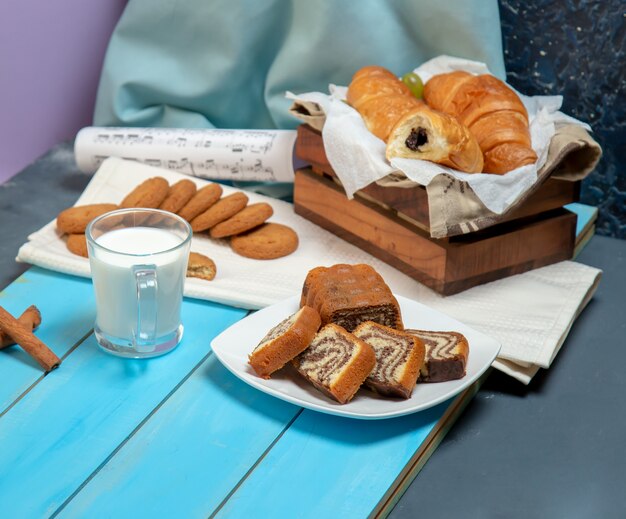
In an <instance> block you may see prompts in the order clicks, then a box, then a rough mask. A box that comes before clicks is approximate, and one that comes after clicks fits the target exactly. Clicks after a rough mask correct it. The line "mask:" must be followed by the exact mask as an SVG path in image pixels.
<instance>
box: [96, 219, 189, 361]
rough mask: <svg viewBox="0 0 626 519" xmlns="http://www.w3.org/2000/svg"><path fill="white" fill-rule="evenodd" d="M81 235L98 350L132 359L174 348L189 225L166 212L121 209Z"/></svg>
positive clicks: (179, 325)
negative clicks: (86, 253)
mask: <svg viewBox="0 0 626 519" xmlns="http://www.w3.org/2000/svg"><path fill="white" fill-rule="evenodd" d="M85 234H86V237H87V247H88V250H89V263H90V266H91V276H92V278H93V286H94V290H95V293H96V324H95V327H94V332H95V335H96V339H97V341H98V344H99V345H100V347H101V348H102V349H104V350H105V351H107V352H109V353H113V354H114V355H119V356H122V357H132V358H147V357H155V356H157V355H163V354H165V353H167V352H169V351H171V350H172V349H174V348H175V347H176V346H177V345H178V343H179V342H180V340H181V338H182V335H183V325H182V323H181V319H180V309H181V304H182V299H183V285H184V282H185V274H186V270H187V261H188V258H189V248H190V245H191V236H192V230H191V226H190V225H189V224H188V223H187V222H186V221H185V220H184V219H182V218H181V217H179V216H177V215H175V214H173V213H169V212H167V211H161V210H158V209H120V210H117V211H112V212H110V213H106V214H104V215H102V216H99V217H98V218H96V219H94V220H93V221H92V222H91V223H90V224H89V226H88V227H87V230H86V233H85Z"/></svg>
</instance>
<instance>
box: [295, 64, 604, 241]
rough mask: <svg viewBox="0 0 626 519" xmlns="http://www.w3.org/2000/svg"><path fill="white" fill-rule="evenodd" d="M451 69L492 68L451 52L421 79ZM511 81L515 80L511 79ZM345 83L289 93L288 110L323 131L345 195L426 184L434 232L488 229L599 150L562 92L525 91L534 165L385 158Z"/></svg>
mask: <svg viewBox="0 0 626 519" xmlns="http://www.w3.org/2000/svg"><path fill="white" fill-rule="evenodd" d="M453 70H465V71H467V72H471V73H473V74H487V73H489V70H488V69H487V66H486V65H485V64H484V63H479V62H476V61H469V60H464V59H459V58H452V57H449V56H439V57H437V58H434V59H432V60H430V61H428V62H426V63H424V64H423V65H421V66H420V67H418V68H417V69H415V72H416V73H418V74H419V75H420V77H421V78H422V79H423V80H424V82H426V81H428V79H430V78H431V77H432V76H434V75H436V74H441V73H445V72H451V71H453ZM509 86H510V85H509ZM346 90H347V89H346V87H339V86H336V85H331V86H330V94H329V95H326V94H323V93H321V92H310V93H306V94H301V95H297V96H296V95H294V94H292V93H288V94H287V96H288V97H289V98H291V99H293V100H294V103H293V105H292V108H291V110H290V111H291V113H292V114H293V115H294V116H296V117H298V118H299V119H300V120H302V121H303V122H305V123H307V124H309V125H311V126H312V127H313V128H315V129H317V130H319V131H321V132H322V138H323V140H324V149H325V151H326V155H327V157H328V160H329V162H330V164H331V165H332V167H333V170H334V171H335V173H336V174H337V176H338V177H339V179H340V180H341V183H342V184H343V187H344V189H345V191H346V194H347V195H348V197H350V198H351V197H352V196H353V194H354V193H355V192H356V191H358V190H359V189H362V188H364V187H365V186H367V185H368V184H371V183H372V182H376V183H378V184H379V185H382V186H393V187H406V188H410V187H414V186H415V185H416V184H419V185H422V186H425V187H426V191H427V195H428V206H429V213H430V235H431V236H432V237H433V238H444V237H446V236H454V235H458V234H465V233H469V232H473V231H477V230H479V229H483V228H486V227H489V226H491V225H494V224H495V223H498V222H499V221H500V220H502V219H504V217H505V215H506V214H507V213H508V212H509V211H512V210H514V209H515V208H516V207H518V206H519V205H520V204H522V203H523V202H524V201H525V198H526V196H527V195H528V194H529V193H530V192H531V191H532V188H533V186H534V185H535V184H537V183H538V182H542V181H543V180H544V179H545V178H546V177H547V176H549V175H552V176H553V177H555V178H561V179H566V180H572V181H575V180H581V179H582V178H584V177H585V176H586V175H588V174H589V173H590V172H591V171H592V170H593V168H594V167H595V166H596V164H597V163H598V161H599V160H600V156H601V154H602V151H601V148H600V146H599V145H598V143H597V142H596V141H595V140H593V139H592V138H591V136H590V135H589V134H588V133H587V131H588V130H590V129H591V128H590V127H589V125H587V124H585V123H583V122H580V121H577V120H576V119H574V118H572V117H569V116H567V115H565V114H563V113H562V112H560V111H559V108H560V107H561V104H562V101H563V99H562V97H561V96H534V97H528V96H524V95H522V94H519V93H518V95H519V97H520V99H521V100H522V102H523V103H524V106H525V107H526V109H527V111H528V116H529V123H530V133H531V140H532V146H533V149H534V150H535V152H536V153H537V156H538V161H537V163H536V164H533V165H528V166H523V167H521V168H517V169H515V170H513V171H510V172H508V173H507V174H506V175H490V174H482V173H480V174H477V173H474V174H469V173H462V172H459V171H456V170H453V169H451V168H447V167H444V166H441V165H439V164H435V163H432V162H427V161H422V160H414V159H401V158H394V159H392V160H391V163H389V162H388V161H387V160H386V159H385V143H384V142H383V141H382V140H380V139H379V138H377V137H376V136H374V135H373V134H372V133H371V132H370V131H369V130H368V129H367V128H366V126H365V124H364V122H363V119H362V118H361V115H360V114H359V113H358V112H357V111H356V110H354V109H353V108H352V107H350V106H349V105H348V104H347V103H345V97H346Z"/></svg>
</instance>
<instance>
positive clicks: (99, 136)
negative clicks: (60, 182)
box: [74, 127, 296, 182]
mask: <svg viewBox="0 0 626 519" xmlns="http://www.w3.org/2000/svg"><path fill="white" fill-rule="evenodd" d="M295 140H296V132H295V131H294V130H220V129H179V128H115V127H110V128H109V127H87V128H83V129H82V130H80V131H79V132H78V135H76V140H75V142H74V153H75V155H76V163H77V164H78V167H79V168H80V170H81V171H84V172H86V173H91V172H94V171H96V170H97V169H98V167H99V166H100V164H101V163H102V161H103V160H104V159H106V158H107V157H121V158H124V159H128V160H136V161H138V162H143V163H144V164H148V165H150V166H156V167H160V168H166V169H172V170H175V171H178V172H180V173H186V174H188V175H193V176H196V177H201V178H209V179H216V180H253V181H267V182H293V177H294V172H293V147H294V143H295Z"/></svg>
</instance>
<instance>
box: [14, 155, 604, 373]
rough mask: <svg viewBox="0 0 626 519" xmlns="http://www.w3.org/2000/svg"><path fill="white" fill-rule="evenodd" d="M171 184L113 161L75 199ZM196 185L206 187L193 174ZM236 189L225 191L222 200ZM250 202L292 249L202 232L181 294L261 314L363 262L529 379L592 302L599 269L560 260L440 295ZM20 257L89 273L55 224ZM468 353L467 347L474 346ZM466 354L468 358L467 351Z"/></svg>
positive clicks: (282, 206)
mask: <svg viewBox="0 0 626 519" xmlns="http://www.w3.org/2000/svg"><path fill="white" fill-rule="evenodd" d="M157 175H158V176H162V177H164V178H166V179H167V180H168V181H169V182H170V183H174V182H176V181H178V180H180V179H182V178H189V177H185V175H182V174H179V173H175V172H173V171H168V170H163V169H157V168H153V167H150V166H146V165H143V164H139V163H137V162H133V161H125V160H122V159H118V158H109V159H106V160H105V161H104V163H103V164H102V166H101V167H100V169H99V170H98V171H97V173H96V174H95V175H94V177H93V179H92V180H91V182H90V183H89V185H88V186H87V188H86V189H85V191H84V192H83V194H82V195H81V196H80V198H79V199H78V200H77V202H76V205H81V204H88V203H95V202H113V203H117V202H120V201H121V200H122V199H123V198H124V196H125V195H126V194H127V193H128V192H129V191H130V190H131V189H133V188H134V187H135V186H136V185H137V184H139V183H140V182H142V181H144V180H145V179H147V178H150V177H153V176H157ZM192 180H193V181H194V182H195V183H196V184H197V185H198V187H201V186H203V185H205V184H206V183H207V182H206V181H204V180H201V179H196V178H192ZM233 191H235V189H234V188H231V187H228V186H224V194H225V195H227V194H229V193H231V192H233ZM247 194H248V196H249V198H250V203H254V202H261V201H263V202H268V203H270V204H271V205H272V207H273V208H274V216H273V217H272V218H271V219H270V220H271V221H275V222H280V223H283V224H286V225H289V226H291V227H292V228H293V229H295V231H296V232H297V233H298V236H299V237H300V245H299V247H298V250H297V251H296V252H294V253H293V254H291V255H289V256H286V257H284V258H279V259H276V260H267V261H262V260H253V259H249V258H244V257H241V256H238V255H237V254H235V253H234V252H233V251H232V250H231V248H230V246H229V245H228V242H227V241H226V240H212V239H210V238H208V237H207V236H205V235H204V234H196V235H194V237H193V239H192V250H194V251H198V252H201V253H203V254H206V255H208V256H210V257H211V258H213V260H214V261H215V263H216V265H217V276H216V278H215V279H214V280H213V281H205V280H201V279H195V278H188V279H187V280H186V282H185V295H186V296H188V297H193V298H197V299H206V300H210V301H215V302H218V303H225V304H230V305H233V306H238V307H242V308H251V309H254V308H261V307H264V306H267V305H270V304H273V303H276V302H278V301H281V300H283V299H285V298H286V297H290V296H293V295H295V294H298V293H299V292H300V290H301V289H302V283H303V281H304V278H305V276H306V274H307V272H308V271H309V270H310V269H311V268H313V267H316V266H319V265H325V266H330V265H333V264H335V263H369V264H370V265H372V266H373V267H374V268H375V269H376V270H377V271H378V272H380V274H381V275H382V276H383V278H384V279H385V281H386V282H387V283H388V284H389V286H390V287H391V289H392V290H393V291H394V292H395V293H397V294H399V295H402V296H405V297H408V298H411V299H414V300H415V301H419V302H421V303H424V304H426V305H429V306H431V307H432V308H435V309H436V310H438V311H441V312H444V313H446V314H449V315H451V316H453V317H455V318H456V319H458V320H460V321H463V322H465V323H467V324H468V325H469V326H472V327H474V328H476V329H477V330H480V331H482V332H484V333H486V334H488V335H491V336H493V337H495V338H496V339H498V340H499V341H500V342H501V343H502V349H501V352H500V357H499V360H498V362H497V363H496V364H495V366H496V367H498V368H499V369H502V370H503V371H505V372H506V373H508V374H509V375H511V376H513V377H515V378H517V379H518V380H521V381H522V382H524V383H528V382H529V381H530V379H531V378H532V375H534V372H533V370H534V371H536V370H537V369H538V368H539V367H544V368H545V367H548V366H549V365H550V363H551V362H552V359H553V358H554V356H555V355H556V353H557V351H558V350H559V348H560V347H561V345H562V343H563V340H564V339H565V336H566V335H567V332H568V331H569V328H570V326H571V324H572V322H573V320H574V319H575V317H576V316H577V315H578V312H580V310H581V309H582V307H583V306H584V305H585V304H586V302H587V301H588V300H589V298H590V297H591V295H592V294H593V291H594V290H595V287H596V285H597V282H598V280H599V278H600V274H601V272H600V271H599V270H597V269H594V268H591V267H587V266H585V265H580V264H578V263H574V262H571V261H565V262H562V263H558V264H555V265H550V266H549V267H544V268H540V269H536V270H534V271H532V272H527V273H525V274H520V275H517V276H511V277H509V278H506V279H502V280H499V281H494V282H493V283H487V284H485V285H482V286H479V287H475V288H472V289H470V290H466V291H465V292H463V293H461V294H457V295H455V296H449V297H442V296H440V295H438V294H437V293H435V292H433V291H432V290H430V289H428V288H426V287H425V286H424V285H421V284H419V283H417V282H415V281H414V280H412V279H411V278H409V277H408V276H406V275H404V274H402V273H401V272H399V271H397V270H395V269H394V268H392V267H390V266H389V265H387V264H385V263H383V262H382V261H379V260H378V259H376V258H374V257H373V256H370V255H369V254H367V253H366V252H364V251H362V250H361V249H359V248H357V247H355V246H353V245H350V244H349V243H347V242H345V241H343V240H342V239H340V238H338V237H336V236H335V235H333V234H331V233H329V232H327V231H325V230H323V229H321V228H320V227H318V226H316V225H314V224H312V223H310V222H309V221H308V220H305V219H304V218H301V217H300V216H298V215H296V214H294V212H293V206H292V205H291V204H288V203H286V202H282V201H279V200H274V199H271V198H268V197H264V196H262V195H257V194H255V193H247ZM18 260H19V261H23V262H28V263H32V264H34V265H38V266H40V267H44V268H48V269H51V270H56V271H59V272H64V273H68V274H74V275H78V276H84V277H89V276H90V272H89V261H88V260H87V259H85V258H82V257H79V256H75V255H74V254H72V253H70V252H69V251H68V250H67V248H66V246H65V241H64V237H63V236H61V235H60V234H59V233H58V232H57V230H56V223H55V221H52V222H50V223H49V224H47V225H45V226H44V227H43V228H42V229H40V230H39V231H37V232H35V233H34V234H32V235H30V236H29V238H28V242H27V243H26V244H24V245H23V246H22V247H21V248H20V250H19V254H18ZM470 348H471V345H470ZM470 355H471V353H470Z"/></svg>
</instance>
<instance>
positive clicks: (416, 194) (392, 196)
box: [296, 125, 580, 231]
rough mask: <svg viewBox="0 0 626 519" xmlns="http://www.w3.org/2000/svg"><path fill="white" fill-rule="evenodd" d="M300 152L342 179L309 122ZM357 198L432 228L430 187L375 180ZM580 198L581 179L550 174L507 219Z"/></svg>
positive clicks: (318, 168) (313, 166) (302, 134)
mask: <svg viewBox="0 0 626 519" xmlns="http://www.w3.org/2000/svg"><path fill="white" fill-rule="evenodd" d="M296 156H297V157H298V158H300V159H302V160H304V161H306V162H308V163H309V164H310V165H311V169H312V170H313V171H314V172H316V173H319V174H322V175H325V176H327V177H329V178H333V179H334V180H336V181H338V179H337V175H336V174H335V172H334V171H333V168H332V166H331V165H330V162H328V158H327V157H326V151H325V150H324V143H323V141H322V136H321V134H320V133H319V132H318V131H316V130H314V129H313V128H311V127H310V126H307V125H301V126H299V127H298V138H297V140H296ZM354 196H355V198H357V199H360V200H367V201H368V202H372V203H376V204H378V205H380V206H381V207H383V208H385V209H389V210H390V211H391V212H393V213H394V214H396V215H397V216H399V217H400V218H402V219H404V220H407V221H409V222H411V223H414V224H415V225H416V226H418V227H420V228H421V229H423V230H425V231H428V230H429V229H430V218H429V212H428V198H427V195H426V188H424V187H422V186H416V187H414V188H410V189H407V188H401V187H382V186H379V185H377V184H375V183H372V184H370V185H368V186H366V187H365V188H363V189H361V190H360V191H357V192H356V193H355V195H354ZM579 199H580V182H568V181H566V180H556V179H552V178H548V179H547V180H545V181H544V182H543V183H541V184H539V185H537V186H535V187H534V189H533V190H531V191H530V192H528V193H527V194H526V198H525V200H524V201H523V204H522V205H521V206H520V207H518V208H517V209H516V210H514V211H512V212H511V213H509V214H508V215H507V216H506V218H505V219H504V221H509V220H517V219H520V218H524V217H527V216H531V215H536V214H540V213H544V212H546V211H551V210H553V209H558V208H560V207H563V206H564V205H567V204H570V203H572V202H577V201H578V200H579Z"/></svg>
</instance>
